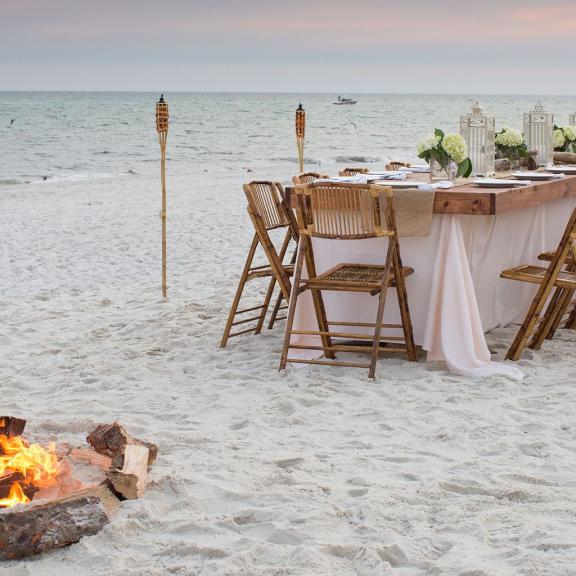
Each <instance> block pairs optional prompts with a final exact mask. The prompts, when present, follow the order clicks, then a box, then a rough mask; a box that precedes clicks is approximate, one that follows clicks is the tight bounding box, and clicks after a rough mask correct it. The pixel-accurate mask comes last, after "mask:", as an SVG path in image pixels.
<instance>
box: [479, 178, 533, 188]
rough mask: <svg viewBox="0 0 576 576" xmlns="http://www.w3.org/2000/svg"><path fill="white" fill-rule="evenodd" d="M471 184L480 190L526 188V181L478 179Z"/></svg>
mask: <svg viewBox="0 0 576 576" xmlns="http://www.w3.org/2000/svg"><path fill="white" fill-rule="evenodd" d="M473 184H476V186H480V188H515V187H519V186H526V180H499V179H498V178H479V179H478V180H474V182H473Z"/></svg>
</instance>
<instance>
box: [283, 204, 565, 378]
mask: <svg viewBox="0 0 576 576" xmlns="http://www.w3.org/2000/svg"><path fill="white" fill-rule="evenodd" d="M575 204H576V200H575V199H573V198H566V199H560V200H555V201H553V202H549V203H547V204H541V205H539V206H535V207H532V208H525V209H523V210H519V211H515V212H509V213H504V214H499V215H497V216H461V215H440V214H436V215H434V218H433V221H432V230H431V233H430V236H427V237H419V238H406V237H404V238H400V250H401V255H402V261H403V264H404V266H410V267H412V268H414V274H413V275H412V276H410V277H409V278H408V279H407V283H406V285H407V290H408V300H409V305H410V312H411V316H412V323H413V326H414V338H415V341H416V344H417V345H420V346H422V348H423V349H424V350H426V351H427V352H428V360H431V361H437V360H444V361H445V362H446V364H447V366H448V368H449V369H450V370H451V371H453V372H455V373H457V374H461V375H464V376H469V377H487V376H491V375H495V374H501V375H505V376H508V377H510V378H512V379H515V380H519V379H521V378H522V376H523V375H522V372H521V370H520V369H519V368H518V367H517V366H516V365H515V364H514V363H512V362H506V363H503V362H492V361H491V359H490V352H489V350H488V346H487V344H486V339H485V337H484V333H485V332H486V331H489V330H492V329H494V328H496V327H499V326H506V325H508V324H510V323H512V322H521V321H522V319H523V317H524V315H525V313H526V311H527V309H528V306H529V305H530V301H531V299H532V298H533V296H534V294H535V291H536V287H534V286H530V285H527V284H523V283H521V282H513V281H510V280H504V279H501V278H500V272H501V271H502V270H504V269H506V268H510V267H512V266H517V265H519V264H524V263H536V262H537V256H538V254H539V253H540V252H543V251H545V250H552V249H554V248H556V245H557V244H558V242H559V240H560V237H561V235H562V232H563V229H564V227H565V225H566V223H567V221H568V218H569V216H570V213H571V211H572V209H573V207H574V205H575ZM386 242H387V240H386V239H370V240H351V241H337V240H322V239H314V240H313V246H314V254H315V260H316V265H317V271H318V272H321V271H323V270H326V269H328V268H330V267H331V266H334V265H335V264H337V263H339V262H348V263H360V262H361V263H367V264H381V263H383V262H384V258H385V254H386ZM323 294H324V302H325V305H326V312H327V317H328V319H329V320H332V321H357V322H373V321H374V318H375V315H376V306H377V298H375V297H372V296H369V295H366V294H357V293H355V294H353V293H346V292H324V293H323ZM399 321H400V315H399V312H398V302H397V299H396V294H395V291H394V290H393V289H390V290H389V292H388V296H387V301H386V313H385V322H387V323H397V322H398V323H399ZM294 329H295V330H317V324H316V318H315V315H314V307H313V305H312V299H311V297H310V293H309V292H305V293H304V294H303V295H301V296H300V298H299V300H298V306H297V310H296V317H295V322H294ZM392 330H393V331H387V332H386V333H387V334H396V335H399V331H398V330H395V329H392ZM312 340H315V337H310V336H293V343H298V342H299V343H302V342H304V341H305V342H308V343H310V342H311V341H312ZM315 343H317V342H315ZM291 354H292V355H293V354H294V352H291ZM306 354H307V353H306ZM300 355H301V356H302V355H303V353H302V352H300Z"/></svg>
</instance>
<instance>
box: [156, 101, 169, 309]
mask: <svg viewBox="0 0 576 576" xmlns="http://www.w3.org/2000/svg"><path fill="white" fill-rule="evenodd" d="M156 130H157V132H158V140H159V142H160V179H161V181H162V212H160V218H161V219H162V295H163V296H164V298H166V296H167V292H168V287H167V285H166V256H167V252H166V141H167V140H168V104H167V103H166V102H165V100H164V94H162V96H160V100H159V101H158V103H157V104H156Z"/></svg>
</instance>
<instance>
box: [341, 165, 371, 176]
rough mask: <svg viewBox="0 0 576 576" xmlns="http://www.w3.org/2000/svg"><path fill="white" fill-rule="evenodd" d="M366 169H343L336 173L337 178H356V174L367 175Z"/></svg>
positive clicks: (360, 167) (361, 167)
mask: <svg viewBox="0 0 576 576" xmlns="http://www.w3.org/2000/svg"><path fill="white" fill-rule="evenodd" d="M368 172H369V170H368V168H365V167H363V166H358V167H356V168H344V169H343V170H340V172H338V176H356V174H367V173H368Z"/></svg>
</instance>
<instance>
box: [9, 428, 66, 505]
mask: <svg viewBox="0 0 576 576" xmlns="http://www.w3.org/2000/svg"><path fill="white" fill-rule="evenodd" d="M59 469H60V465H59V463H58V457H57V456H56V453H55V446H54V444H50V445H49V446H48V449H45V448H43V447H42V446H40V445H39V444H28V443H27V442H26V441H25V440H23V439H22V438H21V437H20V436H11V437H8V436H3V435H0V476H2V475H4V474H15V473H20V474H21V476H22V478H23V480H22V483H23V484H24V485H34V486H36V487H38V488H45V487H47V486H50V485H51V484H53V483H54V482H55V481H56V477H57V476H58V472H59ZM26 502H30V499H29V498H28V497H27V496H26V495H25V494H24V491H23V490H22V487H21V486H20V484H19V483H18V482H15V483H14V484H13V485H12V487H11V488H10V493H9V495H8V498H3V499H0V507H4V508H7V507H10V506H15V505H16V504H19V503H26Z"/></svg>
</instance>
